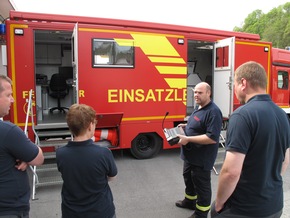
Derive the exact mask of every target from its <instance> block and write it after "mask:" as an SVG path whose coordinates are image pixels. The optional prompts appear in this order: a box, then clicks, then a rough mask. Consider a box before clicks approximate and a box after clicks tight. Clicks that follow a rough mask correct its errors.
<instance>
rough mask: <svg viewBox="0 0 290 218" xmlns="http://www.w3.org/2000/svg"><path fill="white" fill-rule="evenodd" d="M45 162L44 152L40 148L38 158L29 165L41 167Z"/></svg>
mask: <svg viewBox="0 0 290 218" xmlns="http://www.w3.org/2000/svg"><path fill="white" fill-rule="evenodd" d="M43 162H44V156H43V152H42V150H41V148H40V147H38V154H37V156H36V157H35V158H34V159H33V160H32V161H30V162H28V164H29V165H32V166H39V165H41V164H43Z"/></svg>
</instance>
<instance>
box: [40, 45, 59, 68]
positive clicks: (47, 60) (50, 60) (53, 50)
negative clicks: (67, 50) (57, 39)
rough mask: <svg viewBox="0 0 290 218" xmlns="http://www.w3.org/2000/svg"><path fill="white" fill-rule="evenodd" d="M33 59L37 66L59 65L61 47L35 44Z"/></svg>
mask: <svg viewBox="0 0 290 218" xmlns="http://www.w3.org/2000/svg"><path fill="white" fill-rule="evenodd" d="M35 58H36V63H37V64H61V45H56V44H37V45H36V46H35Z"/></svg>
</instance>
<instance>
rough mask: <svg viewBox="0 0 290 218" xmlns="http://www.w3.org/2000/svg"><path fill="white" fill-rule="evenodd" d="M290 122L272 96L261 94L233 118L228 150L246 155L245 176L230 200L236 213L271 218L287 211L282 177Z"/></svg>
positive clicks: (243, 171) (229, 128)
mask: <svg viewBox="0 0 290 218" xmlns="http://www.w3.org/2000/svg"><path fill="white" fill-rule="evenodd" d="M289 133H290V128H289V120H288V117H287V115H286V113H285V112H284V111H283V110H282V109H281V108H279V107H278V106H277V105H275V104H274V103H273V101H272V100H271V99H270V96H269V95H266V94H265V95H257V96H254V97H253V98H251V99H250V100H249V101H248V102H247V103H246V104H245V105H243V106H241V107H239V108H238V109H237V110H236V111H234V113H233V114H232V115H231V117H230V120H229V125H228V130H227V136H226V149H227V151H235V152H240V153H243V154H245V155H246V156H245V160H244V164H243V168H242V173H241V176H240V179H239V181H238V184H237V186H236V189H235V190H234V193H233V194H232V196H231V197H230V198H229V202H230V204H231V205H232V211H233V213H234V212H236V213H238V214H240V215H246V216H247V215H248V216H253V217H256V216H257V217H258V216H269V215H272V214H274V213H276V212H278V211H280V210H281V209H282V208H283V182H282V177H281V175H280V172H281V167H282V162H283V161H284V154H285V151H286V149H287V148H288V147H289V144H290V142H289V140H290V134H289Z"/></svg>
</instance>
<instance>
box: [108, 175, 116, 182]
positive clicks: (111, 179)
mask: <svg viewBox="0 0 290 218" xmlns="http://www.w3.org/2000/svg"><path fill="white" fill-rule="evenodd" d="M116 177H117V176H113V177H110V176H108V181H109V182H111V181H113V180H115V179H116Z"/></svg>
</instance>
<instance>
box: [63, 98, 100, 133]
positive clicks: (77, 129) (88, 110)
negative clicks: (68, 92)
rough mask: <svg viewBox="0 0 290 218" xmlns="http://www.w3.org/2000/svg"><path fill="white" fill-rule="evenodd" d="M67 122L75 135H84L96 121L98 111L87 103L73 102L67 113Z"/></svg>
mask: <svg viewBox="0 0 290 218" xmlns="http://www.w3.org/2000/svg"><path fill="white" fill-rule="evenodd" d="M66 122H67V125H68V127H69V129H70V131H71V133H72V134H73V135H74V136H79V135H82V134H83V133H85V132H86V130H87V128H88V127H89V125H90V124H91V123H95V122H96V111H95V110H94V109H93V108H92V107H91V106H88V105H85V104H73V105H72V106H71V107H70V108H69V111H68V113H67V115H66Z"/></svg>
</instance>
